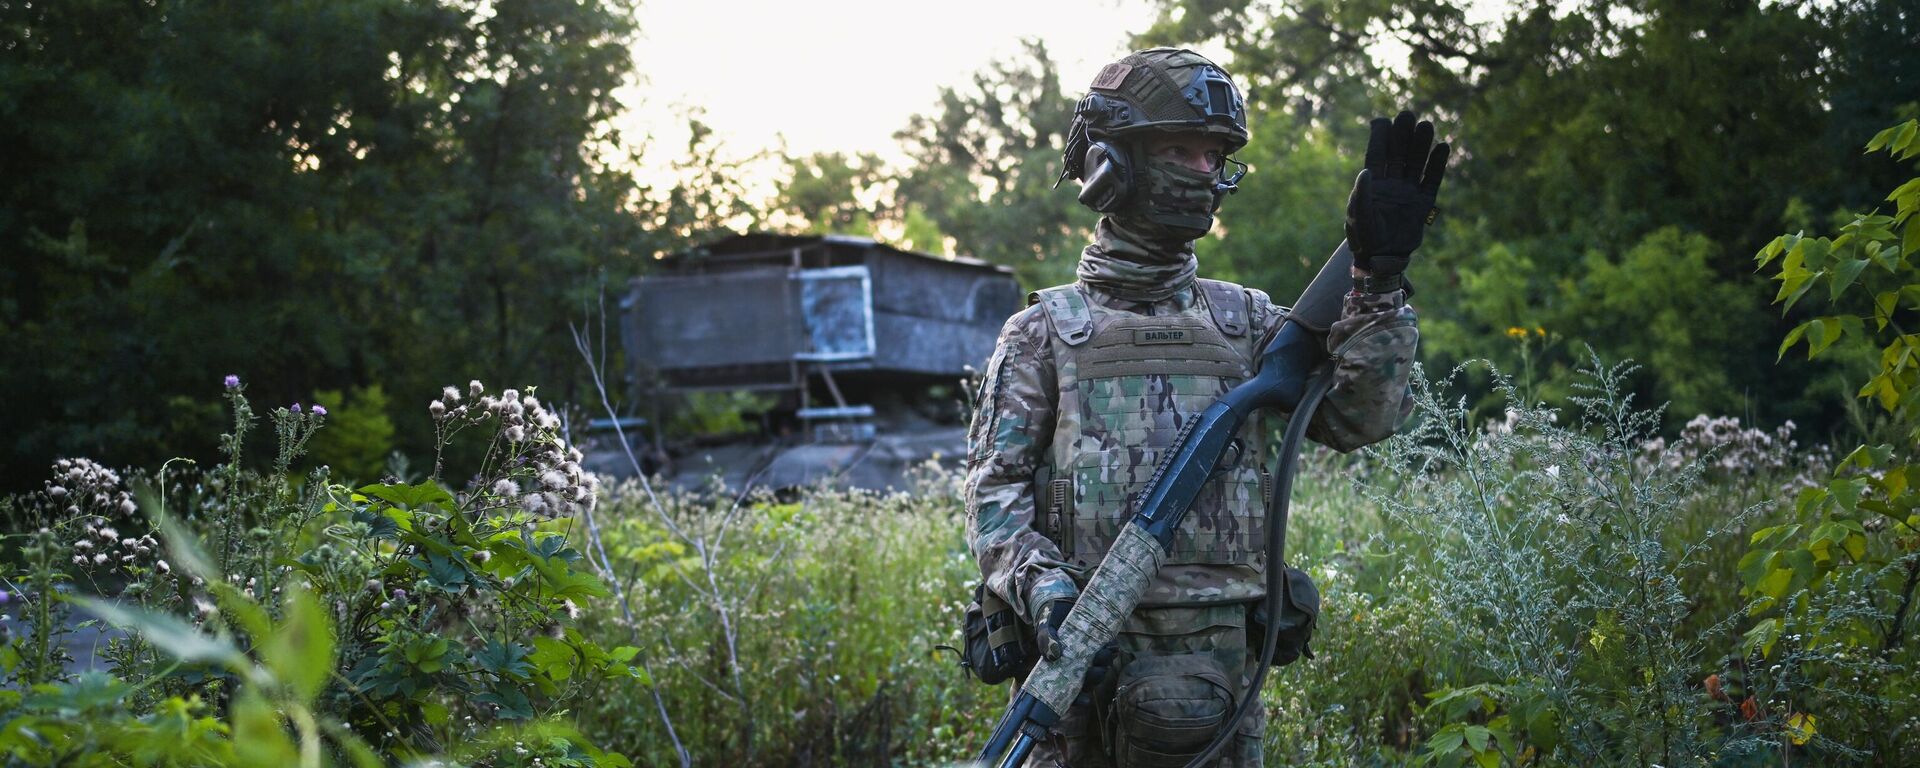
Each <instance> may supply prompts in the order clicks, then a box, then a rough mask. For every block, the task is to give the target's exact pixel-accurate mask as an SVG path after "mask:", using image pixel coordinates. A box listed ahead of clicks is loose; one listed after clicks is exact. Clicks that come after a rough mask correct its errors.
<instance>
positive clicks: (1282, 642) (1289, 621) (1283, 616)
mask: <svg viewBox="0 0 1920 768" xmlns="http://www.w3.org/2000/svg"><path fill="white" fill-rule="evenodd" d="M1319 621H1320V589H1319V588H1318V587H1315V586H1314V585H1313V579H1312V578H1311V577H1309V576H1307V572H1306V571H1303V570H1300V569H1298V568H1292V567H1289V568H1287V583H1286V589H1285V590H1284V591H1283V592H1282V594H1281V595H1280V620H1279V622H1278V626H1277V628H1278V630H1279V635H1280V636H1279V638H1278V639H1276V640H1275V641H1274V646H1273V665H1274V666H1276V667H1284V666H1286V665H1288V664H1292V663H1293V662H1294V661H1295V660H1296V659H1299V658H1300V657H1301V656H1305V657H1307V658H1309V659H1311V658H1313V646H1312V645H1310V643H1311V642H1312V640H1313V627H1314V625H1315V624H1318V623H1319ZM1266 641H1267V602H1266V601H1265V600H1261V601H1258V602H1255V603H1254V604H1253V611H1252V613H1251V614H1249V615H1248V617H1247V643H1248V645H1249V647H1250V648H1251V650H1252V652H1253V653H1254V658H1256V659H1257V658H1259V653H1260V651H1261V643H1265V642H1266Z"/></svg>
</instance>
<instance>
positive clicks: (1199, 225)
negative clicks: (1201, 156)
mask: <svg viewBox="0 0 1920 768" xmlns="http://www.w3.org/2000/svg"><path fill="white" fill-rule="evenodd" d="M1215 176H1216V174H1214V173H1208V172H1205V171H1196V170H1193V169H1192V168H1188V167H1186V166H1184V165H1180V164H1178V163H1172V162H1168V161H1164V160H1160V159H1157V158H1148V159H1147V162H1146V163H1145V167H1143V168H1141V169H1140V176H1139V179H1138V181H1137V183H1138V184H1139V189H1137V190H1136V191H1135V192H1134V196H1133V200H1132V201H1131V202H1130V203H1128V205H1127V207H1126V208H1125V209H1124V210H1122V211H1120V212H1118V214H1117V215H1119V216H1120V217H1121V218H1123V219H1125V220H1126V223H1127V225H1128V227H1129V228H1130V229H1135V230H1138V231H1140V232H1141V233H1142V234H1145V235H1148V236H1150V237H1154V238H1156V239H1160V238H1164V239H1166V240H1170V241H1179V242H1190V241H1193V240H1198V239H1200V238H1202V237H1205V236H1206V234H1207V231H1208V230H1210V229H1213V212H1214V209H1215V208H1217V207H1218V200H1219V198H1218V197H1216V196H1215V194H1214V184H1215V178H1214V177H1215Z"/></svg>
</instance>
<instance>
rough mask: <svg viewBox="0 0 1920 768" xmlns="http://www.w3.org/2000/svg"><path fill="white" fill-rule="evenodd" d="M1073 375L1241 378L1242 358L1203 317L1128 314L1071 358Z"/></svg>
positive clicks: (1244, 370)
mask: <svg viewBox="0 0 1920 768" xmlns="http://www.w3.org/2000/svg"><path fill="white" fill-rule="evenodd" d="M1076 357H1077V360H1078V361H1079V363H1080V368H1079V379H1080V380H1081V381H1092V380H1094V379H1110V378H1115V377H1119V376H1151V375H1155V374H1160V375H1170V376H1178V375H1187V376H1217V377H1219V378H1223V379H1244V378H1246V377H1247V376H1248V375H1249V374H1250V372H1249V371H1248V370H1247V366H1246V360H1245V359H1244V358H1243V357H1242V355H1241V354H1240V353H1239V352H1238V351H1237V350H1235V349H1234V348H1233V347H1232V346H1230V345H1229V344H1227V340H1226V339H1225V338H1224V337H1222V336H1221V335H1220V332H1219V331H1216V330H1214V329H1213V327H1212V326H1211V325H1209V324H1208V323H1207V322H1206V321H1205V320H1202V319H1200V318H1197V317H1192V316H1182V315H1167V316H1145V315H1133V316H1128V317H1122V318H1120V319H1117V320H1115V321H1113V322H1112V323H1111V324H1109V325H1108V326H1107V327H1106V328H1103V329H1101V330H1100V333H1099V335H1098V336H1096V337H1095V338H1094V339H1093V341H1092V343H1091V344H1088V345H1087V347H1086V348H1085V349H1084V350H1082V351H1081V352H1080V353H1079V354H1078V355H1077V356H1076Z"/></svg>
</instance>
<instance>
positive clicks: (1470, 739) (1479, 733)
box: [1466, 725, 1493, 752]
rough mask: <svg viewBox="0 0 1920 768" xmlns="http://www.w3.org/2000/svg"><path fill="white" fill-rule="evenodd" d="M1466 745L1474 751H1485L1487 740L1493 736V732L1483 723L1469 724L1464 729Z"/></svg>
mask: <svg viewBox="0 0 1920 768" xmlns="http://www.w3.org/2000/svg"><path fill="white" fill-rule="evenodd" d="M1466 737H1467V746H1468V747H1471V748H1472V749H1473V751H1474V752H1485V751H1487V742H1488V741H1489V740H1491V739H1492V738H1493V732H1491V731H1488V730H1487V727H1486V726H1484V725H1469V726H1467V730H1466Z"/></svg>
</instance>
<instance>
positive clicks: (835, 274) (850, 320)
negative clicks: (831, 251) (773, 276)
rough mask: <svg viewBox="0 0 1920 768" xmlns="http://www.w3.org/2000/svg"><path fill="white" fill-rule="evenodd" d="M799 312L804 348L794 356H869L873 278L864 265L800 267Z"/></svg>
mask: <svg viewBox="0 0 1920 768" xmlns="http://www.w3.org/2000/svg"><path fill="white" fill-rule="evenodd" d="M797 277H798V278H799V283H800V315H801V317H802V318H804V320H805V323H806V329H807V341H808V342H809V346H808V348H807V349H806V350H804V351H801V352H798V353H796V354H795V355H794V359H796V360H815V361H831V360H864V359H867V358H871V357H873V280H872V278H871V277H869V276H868V273H867V268H866V267H864V266H852V267H829V268H827V269H807V270H801V271H800V273H799V274H798V275H797Z"/></svg>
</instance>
